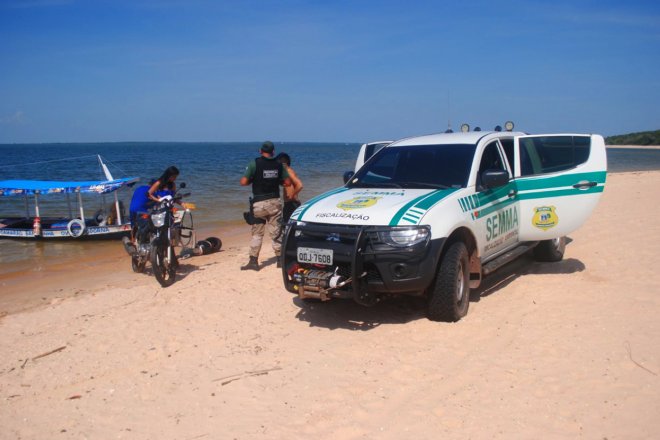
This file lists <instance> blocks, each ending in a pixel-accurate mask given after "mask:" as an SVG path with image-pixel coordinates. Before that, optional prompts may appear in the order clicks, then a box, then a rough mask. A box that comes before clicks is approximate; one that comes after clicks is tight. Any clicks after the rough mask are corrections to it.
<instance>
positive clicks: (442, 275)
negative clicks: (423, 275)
mask: <svg viewBox="0 0 660 440" xmlns="http://www.w3.org/2000/svg"><path fill="white" fill-rule="evenodd" d="M468 264H469V263H468V251H467V248H466V247H465V245H464V244H463V243H462V242H456V243H454V244H452V245H451V246H450V247H449V249H448V250H447V252H446V253H445V254H444V256H443V257H442V260H441V261H440V267H439V268H438V274H437V276H436V280H435V284H434V285H433V286H432V287H431V291H430V293H429V298H428V318H429V319H430V320H432V321H449V322H455V321H458V320H459V319H461V318H462V317H463V316H465V315H466V314H467V311H468V306H469V305H470V278H469V276H470V273H469V266H468Z"/></svg>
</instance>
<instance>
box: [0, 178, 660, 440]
mask: <svg viewBox="0 0 660 440" xmlns="http://www.w3.org/2000/svg"><path fill="white" fill-rule="evenodd" d="M657 188H660V172H644V173H622V174H613V175H609V176H608V181H607V186H606V189H605V192H604V194H603V198H602V199H601V203H600V204H599V206H598V208H597V209H596V211H595V213H594V214H593V216H592V217H591V218H590V219H589V221H588V222H587V224H586V225H585V226H583V227H582V228H581V229H580V230H578V231H576V232H574V233H573V234H571V236H570V239H571V241H570V244H569V245H568V246H567V249H566V254H565V258H564V261H562V262H560V263H544V264H541V263H535V262H534V261H533V260H532V259H531V258H530V257H528V256H525V257H523V258H521V259H519V260H517V261H516V262H514V263H512V264H511V265H509V266H507V267H506V268H504V269H503V270H502V271H500V272H497V273H496V274H495V275H493V276H491V277H490V278H487V279H486V282H485V285H484V286H483V287H482V288H480V289H479V290H478V291H476V292H474V293H473V301H472V302H471V304H470V310H469V313H468V315H467V316H466V317H465V318H464V319H463V320H461V321H460V322H458V323H453V324H449V323H437V322H431V321H429V320H427V319H426V318H425V316H424V305H423V302H421V301H420V300H413V299H406V298H400V299H393V300H387V301H384V302H381V303H380V304H378V305H377V306H375V307H373V308H364V307H361V306H358V305H357V304H355V303H353V302H351V301H330V302H328V303H323V304H321V303H316V302H310V303H307V302H301V301H299V300H298V299H297V298H296V297H295V296H293V295H291V294H290V293H288V292H286V291H285V290H284V289H283V287H282V281H281V274H280V272H279V270H278V269H276V267H275V260H274V258H272V256H273V253H272V250H271V249H270V247H269V242H268V241H266V242H265V245H264V248H263V251H262V258H261V260H262V262H263V263H265V267H263V268H262V270H261V271H259V272H256V273H255V272H249V273H246V272H242V271H240V269H239V267H240V265H241V264H244V263H245V262H246V261H247V257H246V255H247V245H248V240H249V237H248V226H246V225H243V226H241V227H237V228H236V230H234V231H233V232H232V231H216V233H215V234H213V235H218V236H220V237H221V238H222V239H223V242H224V244H223V250H222V251H221V252H220V253H217V254H212V255H207V256H201V257H195V258H192V259H189V260H185V261H183V262H182V267H181V276H180V277H179V279H178V280H177V282H176V283H175V284H174V285H173V286H171V287H169V288H166V289H163V288H160V286H159V285H158V284H157V282H156V280H155V279H154V278H153V276H147V275H143V274H135V273H133V272H132V271H131V269H130V262H129V260H128V258H127V256H126V255H124V254H123V250H121V249H120V245H118V250H117V253H116V254H114V255H112V254H106V255H104V256H103V258H99V259H97V260H95V261H93V262H85V263H80V264H79V265H78V266H77V267H72V266H64V267H52V268H49V269H48V270H47V271H46V272H47V274H46V275H43V274H40V272H39V271H26V272H22V273H20V274H17V275H16V274H15V275H12V276H11V277H8V276H7V277H5V279H0V281H1V284H2V292H1V293H0V313H1V314H2V315H3V316H2V317H1V318H0V427H1V428H0V438H3V439H4V438H7V439H19V438H20V439H46V438H48V439H51V438H60V439H66V438H75V439H81V438H89V439H110V438H127V439H148V438H149V439H232V438H237V439H251V438H311V439H325V438H332V439H371V438H385V439H402V438H420V439H439V438H472V439H490V438H502V439H511V438H516V439H517V438H544V439H548V438H562V439H563V438H588V439H604V438H607V439H610V440H611V439H644V438H659V437H660V417H659V416H660V410H659V408H660V343H659V341H660V319H658V314H659V313H660V275H659V271H658V270H657V269H656V266H657V264H658V263H657V260H658V258H659V257H660V251H659V249H660V247H659V246H658V242H660V226H659V223H658V222H657V221H656V219H655V217H656V216H655V214H656V213H657V212H658V207H657V206H656V205H657V203H656V201H657V200H658V197H657ZM223 235H224V236H223Z"/></svg>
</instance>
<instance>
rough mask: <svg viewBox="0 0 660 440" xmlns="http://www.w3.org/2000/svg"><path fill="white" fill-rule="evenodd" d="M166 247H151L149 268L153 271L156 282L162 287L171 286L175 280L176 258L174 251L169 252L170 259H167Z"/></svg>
mask: <svg viewBox="0 0 660 440" xmlns="http://www.w3.org/2000/svg"><path fill="white" fill-rule="evenodd" d="M167 249H168V246H165V245H162V244H158V245H154V246H152V247H151V255H150V259H151V268H152V269H153V271H154V276H155V277H156V280H158V282H159V283H160V285H161V286H163V287H168V286H171V285H172V284H173V283H174V280H175V278H176V256H175V255H174V249H172V252H170V255H171V259H170V258H168V255H167V254H168V252H167Z"/></svg>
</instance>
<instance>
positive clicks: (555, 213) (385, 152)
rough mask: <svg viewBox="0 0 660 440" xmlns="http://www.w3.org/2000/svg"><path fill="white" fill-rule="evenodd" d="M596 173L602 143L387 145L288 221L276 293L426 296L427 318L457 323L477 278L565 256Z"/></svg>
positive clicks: (456, 138)
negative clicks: (526, 258) (524, 259)
mask: <svg viewBox="0 0 660 440" xmlns="http://www.w3.org/2000/svg"><path fill="white" fill-rule="evenodd" d="M508 128H512V127H511V126H510V125H509V127H508ZM364 150H365V149H364V148H363V149H362V150H361V157H362V158H363V151H364ZM359 160H360V159H358V161H359ZM606 170H607V159H606V153H605V143H604V140H603V137H602V136H600V135H589V134H543V135H528V134H525V133H520V132H513V131H492V132H487V131H469V129H468V131H466V132H461V133H443V134H436V135H428V136H420V137H413V138H408V139H402V140H399V141H396V142H392V143H389V142H388V143H387V145H386V146H384V147H382V148H381V149H380V150H379V151H377V152H376V153H375V154H374V155H373V156H372V157H371V158H369V160H367V161H366V162H365V163H364V165H363V166H361V167H360V168H359V169H358V170H357V172H355V174H354V175H348V176H345V179H346V180H347V181H346V185H345V186H343V187H340V188H337V189H334V190H332V191H329V192H326V193H325V194H322V195H320V196H318V197H316V198H314V199H312V200H310V201H308V202H307V203H305V204H303V205H302V206H300V207H299V208H298V209H297V210H296V211H295V212H294V213H293V215H292V216H291V220H290V222H289V224H288V225H287V227H286V229H285V234H284V238H283V248H282V249H283V250H282V276H283V279H284V285H285V287H286V289H287V290H289V291H291V292H294V293H297V294H298V295H299V296H300V297H301V298H303V299H306V298H317V299H320V300H329V299H331V298H352V299H354V300H355V301H356V302H358V303H360V304H363V305H372V304H374V303H375V302H377V301H378V300H379V299H380V298H381V297H382V296H383V295H385V294H405V295H418V296H425V297H426V298H427V305H428V310H427V316H428V317H429V319H432V320H442V321H458V320H459V319H461V318H462V317H463V316H465V314H466V313H467V311H468V306H469V296H470V289H471V288H477V287H478V286H479V284H480V282H481V280H482V277H483V276H485V275H487V274H489V273H491V272H493V271H494V270H496V269H497V268H499V267H501V266H502V265H504V264H506V263H508V262H510V261H511V260H513V259H514V258H516V257H518V256H520V255H521V254H523V253H525V252H527V251H529V250H530V249H532V248H533V253H534V255H535V257H536V259H538V260H539V261H559V260H561V259H562V258H563V254H564V248H565V244H566V241H565V236H566V235H567V234H569V233H571V232H572V231H574V230H576V229H577V228H579V227H580V226H581V225H582V224H583V223H584V222H585V220H586V219H587V218H588V217H589V215H590V214H591V212H592V211H593V209H594V208H595V206H596V205H597V203H598V200H599V198H600V196H601V193H602V192H603V189H604V187H605V179H606V173H607V172H606Z"/></svg>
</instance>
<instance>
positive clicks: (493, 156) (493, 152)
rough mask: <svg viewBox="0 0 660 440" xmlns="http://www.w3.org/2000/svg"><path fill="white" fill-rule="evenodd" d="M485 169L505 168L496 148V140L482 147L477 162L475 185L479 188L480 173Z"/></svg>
mask: <svg viewBox="0 0 660 440" xmlns="http://www.w3.org/2000/svg"><path fill="white" fill-rule="evenodd" d="M486 170H505V171H506V167H505V166H504V163H503V162H502V157H501V156H500V152H499V150H498V149H497V142H491V143H490V144H488V145H486V148H484V153H483V155H482V156H481V162H480V163H479V173H478V174H477V187H478V188H481V187H482V185H481V175H482V174H483V172H484V171H486Z"/></svg>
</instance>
